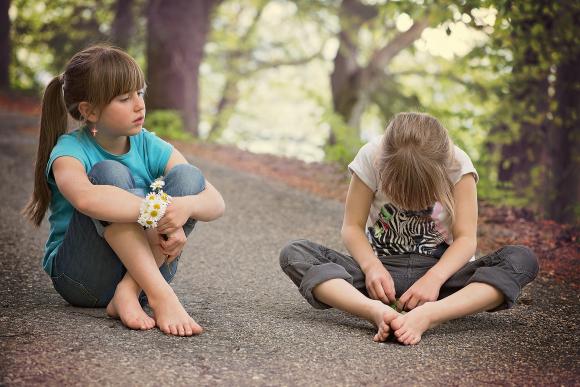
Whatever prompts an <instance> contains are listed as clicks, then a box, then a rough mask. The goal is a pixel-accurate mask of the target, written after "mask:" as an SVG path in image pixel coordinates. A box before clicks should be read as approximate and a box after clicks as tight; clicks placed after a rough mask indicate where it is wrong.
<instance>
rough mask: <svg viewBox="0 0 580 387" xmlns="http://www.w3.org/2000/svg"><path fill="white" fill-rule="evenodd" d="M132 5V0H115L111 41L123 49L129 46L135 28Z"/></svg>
mask: <svg viewBox="0 0 580 387" xmlns="http://www.w3.org/2000/svg"><path fill="white" fill-rule="evenodd" d="M132 7H133V0H117V6H116V10H115V20H114V21H113V25H112V27H111V38H112V40H113V42H114V43H115V44H116V45H117V46H119V47H121V48H122V49H124V50H126V49H127V48H128V47H129V42H130V40H131V35H133V32H134V29H135V20H134V18H133V11H132Z"/></svg>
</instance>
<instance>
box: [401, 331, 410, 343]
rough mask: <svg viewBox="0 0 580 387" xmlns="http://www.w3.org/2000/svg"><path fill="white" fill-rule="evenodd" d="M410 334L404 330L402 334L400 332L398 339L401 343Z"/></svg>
mask: <svg viewBox="0 0 580 387" xmlns="http://www.w3.org/2000/svg"><path fill="white" fill-rule="evenodd" d="M410 335H411V334H410V333H409V332H405V333H404V334H402V335H401V336H399V341H400V342H401V343H404V342H405V341H407V339H408V338H409V336H410Z"/></svg>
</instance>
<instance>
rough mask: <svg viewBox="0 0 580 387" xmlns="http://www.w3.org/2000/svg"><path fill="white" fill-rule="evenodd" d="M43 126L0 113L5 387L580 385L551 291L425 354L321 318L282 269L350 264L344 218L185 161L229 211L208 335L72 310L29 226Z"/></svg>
mask: <svg viewBox="0 0 580 387" xmlns="http://www.w3.org/2000/svg"><path fill="white" fill-rule="evenodd" d="M31 120H32V119H31V118H26V117H22V116H19V115H16V114H11V113H8V112H0V162H1V165H2V168H0V178H1V180H2V182H3V184H1V185H0V192H1V197H2V198H3V199H4V200H6V202H5V203H4V204H3V205H2V212H1V214H2V216H1V221H0V260H1V265H0V281H1V283H2V286H1V287H0V385H35V384H43V385H61V384H83V385H103V384H123V385H125V384H139V385H160V384H163V385H165V384H172V385H308V386H311V385H401V384H402V385H482V384H494V385H497V384H499V385H580V376H579V366H578V359H579V356H578V348H579V339H578V316H579V308H578V305H579V299H578V295H577V293H576V292H574V291H572V290H571V288H568V287H566V286H561V285H557V284H555V283H553V282H550V281H548V280H537V281H536V282H535V283H533V284H531V285H530V286H528V287H527V288H526V289H525V291H524V294H523V296H522V297H521V299H520V303H519V304H518V305H517V306H516V307H515V308H514V309H512V310H510V311H503V312H499V313H493V314H488V313H482V314H478V315H475V316H471V317H467V318H463V319H460V320H456V321H452V322H449V323H446V324H444V325H442V326H440V327H438V328H435V329H433V330H432V331H430V332H428V333H427V334H425V335H424V338H423V341H422V342H421V344H419V345H418V346H414V347H404V346H401V345H398V344H396V343H390V342H389V343H381V344H377V343H374V342H373V341H372V336H373V333H374V332H373V329H372V327H371V325H370V324H369V323H367V322H365V321H361V320H359V319H356V318H354V317H350V316H347V315H346V314H343V313H341V312H339V311H336V310H328V311H317V310H314V309H312V308H311V307H310V306H309V305H308V304H307V303H306V302H305V301H304V300H303V299H302V298H301V297H300V295H299V293H298V291H297V289H296V288H295V286H294V285H293V284H292V283H291V281H290V280H289V279H288V278H287V277H286V276H285V275H284V274H283V273H282V271H281V270H280V268H279V266H278V253H279V251H280V249H281V248H282V246H284V244H285V243H286V242H288V241H289V240H291V239H295V238H300V237H307V238H309V239H312V240H316V241H319V242H322V243H325V244H327V245H329V246H331V247H333V248H337V249H339V250H344V248H343V247H342V246H341V243H340V239H339V228H340V224H341V221H342V211H343V209H342V205H341V204H340V203H338V202H335V201H331V200H326V199H321V198H317V197H314V196H312V195H311V194H307V193H304V192H301V191H298V190H295V189H291V188H288V187H287V186H285V185H283V184H281V183H276V182H272V181H269V180H268V179H264V178H261V177H258V176H255V175H251V174H248V173H243V172H239V171H234V170H232V169H228V168H226V167H223V166H219V165H217V164H215V163H212V162H211V161H208V160H204V159H200V158H196V157H195V155H187V156H188V158H189V160H190V161H191V162H192V163H194V164H196V165H198V166H199V167H200V168H201V169H202V170H203V171H204V173H205V175H206V177H207V178H208V180H210V181H211V182H212V183H213V184H214V185H215V186H216V187H217V188H218V189H219V190H220V191H221V192H222V194H223V195H224V198H225V200H226V203H227V211H226V215H225V216H224V217H223V218H221V219H219V220H218V221H216V222H212V223H209V224H199V225H198V227H197V228H196V230H195V231H194V232H193V234H192V236H191V237H190V240H189V241H188V244H187V246H186V249H185V252H184V254H183V257H182V259H181V261H180V268H179V271H178V274H177V276H176V278H175V281H174V288H175V290H176V292H177V294H178V296H179V297H180V299H181V300H182V302H183V303H184V305H185V307H186V309H187V310H188V311H189V312H190V313H191V314H192V316H193V317H194V318H195V319H196V321H198V322H199V323H200V324H201V325H202V326H203V327H204V328H205V332H204V333H203V334H202V335H201V336H198V337H192V338H178V337H169V336H165V335H163V334H162V333H161V332H160V331H159V330H156V329H153V330H150V331H147V332H140V331H131V330H129V329H126V328H125V327H124V326H123V325H122V324H121V323H120V322H119V321H117V320H113V319H109V318H108V317H107V316H106V315H105V312H104V310H103V309H83V308H74V307H71V306H69V305H67V304H66V302H65V301H63V300H62V299H61V297H60V296H59V295H58V294H57V293H56V292H55V291H54V290H53V288H52V286H51V283H50V279H49V278H48V277H47V276H46V274H45V273H44V272H43V271H42V267H41V257H42V248H43V244H44V241H45V238H46V237H47V233H48V226H47V224H46V222H45V223H44V224H43V226H42V227H41V228H40V229H35V228H34V227H32V226H30V225H29V224H27V223H26V222H25V221H24V219H23V218H22V217H21V216H20V215H19V209H20V208H22V206H23V205H24V203H25V202H26V200H27V198H28V196H29V194H30V192H31V189H32V179H33V170H32V163H33V159H34V153H35V151H36V137H35V136H33V135H32V134H30V133H25V132H23V131H20V130H17V129H19V128H26V127H30V126H31V125H34V124H35V122H33V121H31Z"/></svg>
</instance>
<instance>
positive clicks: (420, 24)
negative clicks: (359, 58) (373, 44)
mask: <svg viewBox="0 0 580 387" xmlns="http://www.w3.org/2000/svg"><path fill="white" fill-rule="evenodd" d="M428 26H429V18H428V17H424V18H423V19H421V20H418V21H416V22H415V23H413V25H412V26H411V28H409V29H408V30H407V31H405V32H401V33H400V34H398V35H397V36H395V37H394V38H393V39H392V40H391V41H390V42H389V43H388V44H387V45H386V46H384V47H383V48H381V49H380V50H378V51H376V52H375V53H374V54H373V56H372V58H371V60H370V62H369V64H368V66H367V67H368V68H371V69H380V68H383V67H385V66H386V65H387V64H388V63H389V62H390V61H391V60H392V59H393V58H394V57H395V56H396V55H397V54H398V53H399V52H401V51H402V50H404V49H405V48H407V47H409V46H410V45H411V44H413V42H414V41H415V40H417V39H419V38H420V37H421V34H422V33H423V31H424V30H425V28H427V27H428Z"/></svg>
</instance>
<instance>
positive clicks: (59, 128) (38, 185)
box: [22, 75, 67, 226]
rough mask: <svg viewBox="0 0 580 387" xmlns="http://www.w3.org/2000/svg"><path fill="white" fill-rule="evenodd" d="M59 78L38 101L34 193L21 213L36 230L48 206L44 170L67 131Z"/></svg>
mask: <svg viewBox="0 0 580 387" xmlns="http://www.w3.org/2000/svg"><path fill="white" fill-rule="evenodd" d="M63 84H64V80H63V75H60V76H57V77H54V78H53V79H52V80H51V81H50V83H49V84H48V86H46V90H45V91H44V96H43V98H42V115H41V117H40V134H39V141H38V151H37V154H36V165H35V171H34V191H33V193H32V198H31V199H30V201H29V202H28V204H26V207H24V209H23V210H22V214H23V215H24V216H25V217H26V218H28V219H29V220H30V221H31V222H32V223H34V224H35V225H36V226H40V224H41V223H42V219H43V218H44V214H45V213H46V210H47V209H48V205H49V203H50V188H49V187H48V182H47V180H46V176H45V169H46V165H47V163H48V158H49V157H50V152H51V151H52V148H53V147H54V146H55V145H56V142H57V140H58V138H59V137H60V136H61V135H63V134H65V133H66V130H67V110H66V107H65V103H64V98H63Z"/></svg>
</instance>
